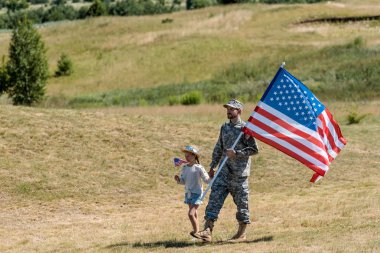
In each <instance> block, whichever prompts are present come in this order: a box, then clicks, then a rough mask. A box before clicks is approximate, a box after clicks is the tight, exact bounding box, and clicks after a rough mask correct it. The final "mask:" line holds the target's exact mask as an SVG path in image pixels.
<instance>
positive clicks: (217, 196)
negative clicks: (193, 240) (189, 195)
mask: <svg viewBox="0 0 380 253" xmlns="http://www.w3.org/2000/svg"><path fill="white" fill-rule="evenodd" d="M227 182H228V180H227V177H226V176H225V175H224V174H220V175H219V176H218V177H217V178H216V179H215V181H214V184H213V185H212V187H211V193H210V197H209V200H208V204H207V206H206V210H205V220H206V222H205V226H204V230H202V231H201V232H199V235H200V236H201V239H203V240H204V241H208V242H211V240H212V230H213V228H214V222H215V221H216V220H217V219H218V216H219V213H220V210H221V209H222V207H223V204H224V201H225V199H226V197H227V196H228V189H227Z"/></svg>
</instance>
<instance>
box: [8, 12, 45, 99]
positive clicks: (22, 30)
mask: <svg viewBox="0 0 380 253" xmlns="http://www.w3.org/2000/svg"><path fill="white" fill-rule="evenodd" d="M7 74H8V78H9V79H8V87H7V93H8V95H9V97H10V98H12V101H13V104H14V105H28V106H31V105H32V104H33V103H35V102H39V101H40V100H41V99H42V98H43V96H44V95H45V84H46V80H47V78H48V63H47V60H46V50H45V45H44V43H43V42H42V40H41V36H40V35H39V34H38V31H37V30H36V29H35V28H33V26H32V24H31V23H30V22H29V21H28V20H27V19H26V18H25V17H24V18H23V19H22V20H21V21H20V22H18V24H17V26H16V27H15V28H14V29H13V31H12V38H11V42H10V46H9V61H8V63H7Z"/></svg>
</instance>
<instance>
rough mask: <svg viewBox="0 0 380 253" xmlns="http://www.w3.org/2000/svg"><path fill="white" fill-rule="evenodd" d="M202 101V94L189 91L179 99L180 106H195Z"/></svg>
mask: <svg viewBox="0 0 380 253" xmlns="http://www.w3.org/2000/svg"><path fill="white" fill-rule="evenodd" d="M201 101H202V94H201V93H200V92H199V91H191V92H189V93H186V94H185V95H183V96H182V97H181V104H182V105H197V104H200V103H201Z"/></svg>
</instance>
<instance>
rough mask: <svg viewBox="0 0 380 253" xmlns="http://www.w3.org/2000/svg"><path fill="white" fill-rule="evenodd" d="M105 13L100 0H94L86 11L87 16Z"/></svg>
mask: <svg viewBox="0 0 380 253" xmlns="http://www.w3.org/2000/svg"><path fill="white" fill-rule="evenodd" d="M105 14H107V9H106V6H105V5H104V3H103V2H102V1H100V0H95V1H94V2H93V3H92V4H91V6H90V8H89V9H88V11H87V16H89V17H98V16H103V15H105Z"/></svg>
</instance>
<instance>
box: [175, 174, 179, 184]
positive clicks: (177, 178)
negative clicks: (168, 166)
mask: <svg viewBox="0 0 380 253" xmlns="http://www.w3.org/2000/svg"><path fill="white" fill-rule="evenodd" d="M174 179H175V181H177V183H179V181H180V180H179V176H178V175H175V176H174Z"/></svg>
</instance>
